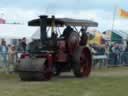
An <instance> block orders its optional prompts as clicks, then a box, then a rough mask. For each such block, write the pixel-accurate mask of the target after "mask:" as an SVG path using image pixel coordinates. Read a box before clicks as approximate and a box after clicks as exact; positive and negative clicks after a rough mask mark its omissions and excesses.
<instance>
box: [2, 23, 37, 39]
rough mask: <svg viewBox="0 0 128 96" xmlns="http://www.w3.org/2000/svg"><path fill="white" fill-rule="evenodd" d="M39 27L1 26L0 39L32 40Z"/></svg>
mask: <svg viewBox="0 0 128 96" xmlns="http://www.w3.org/2000/svg"><path fill="white" fill-rule="evenodd" d="M37 29H38V28H37V27H30V26H27V25H16V24H0V38H7V39H21V38H23V37H26V38H31V37H32V36H33V34H34V33H35V32H36V31H37Z"/></svg>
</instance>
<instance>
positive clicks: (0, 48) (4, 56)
mask: <svg viewBox="0 0 128 96" xmlns="http://www.w3.org/2000/svg"><path fill="white" fill-rule="evenodd" d="M0 51H1V56H2V59H3V63H4V67H5V70H6V68H7V69H8V63H7V55H8V47H7V46H6V41H5V40H4V39H2V40H1V46H0ZM7 71H8V70H7Z"/></svg>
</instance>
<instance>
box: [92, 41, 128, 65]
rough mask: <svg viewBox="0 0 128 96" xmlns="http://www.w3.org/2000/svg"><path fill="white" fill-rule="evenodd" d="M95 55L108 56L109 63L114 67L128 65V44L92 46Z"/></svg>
mask: <svg viewBox="0 0 128 96" xmlns="http://www.w3.org/2000/svg"><path fill="white" fill-rule="evenodd" d="M90 47H91V51H92V54H93V55H106V56H107V63H108V64H110V65H113V66H118V65H128V59H127V58H128V42H127V44H126V45H125V44H123V43H113V44H111V45H108V44H103V45H96V44H90Z"/></svg>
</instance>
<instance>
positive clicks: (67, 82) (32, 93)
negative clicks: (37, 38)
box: [0, 67, 128, 96]
mask: <svg viewBox="0 0 128 96" xmlns="http://www.w3.org/2000/svg"><path fill="white" fill-rule="evenodd" d="M0 96H128V68H127V67H117V68H107V69H106V68H105V69H97V70H94V71H93V72H92V74H91V76H90V77H89V78H82V79H78V78H74V77H73V76H72V75H71V74H67V75H66V74H64V75H63V76H61V77H56V78H53V79H52V80H51V81H45V82H22V81H20V80H19V78H18V77H17V76H16V75H14V74H5V73H3V72H1V73H0Z"/></svg>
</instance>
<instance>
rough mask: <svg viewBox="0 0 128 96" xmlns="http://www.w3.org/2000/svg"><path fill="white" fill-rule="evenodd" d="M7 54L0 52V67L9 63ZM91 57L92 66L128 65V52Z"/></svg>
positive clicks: (16, 57) (16, 58) (17, 56)
mask: <svg viewBox="0 0 128 96" xmlns="http://www.w3.org/2000/svg"><path fill="white" fill-rule="evenodd" d="M20 54H21V53H19V52H18V53H17V54H16V55H15V58H12V59H15V60H14V61H13V62H14V63H16V61H17V60H18V58H19V55H20ZM9 58H10V57H9V54H8V53H6V56H5V55H2V53H0V67H2V66H4V65H7V66H8V65H9V63H10V62H9ZM92 58H93V66H94V67H95V66H96V67H99V68H102V67H108V66H127V65H128V52H120V53H118V54H115V53H109V54H100V53H99V54H95V55H94V54H93V55H92Z"/></svg>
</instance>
